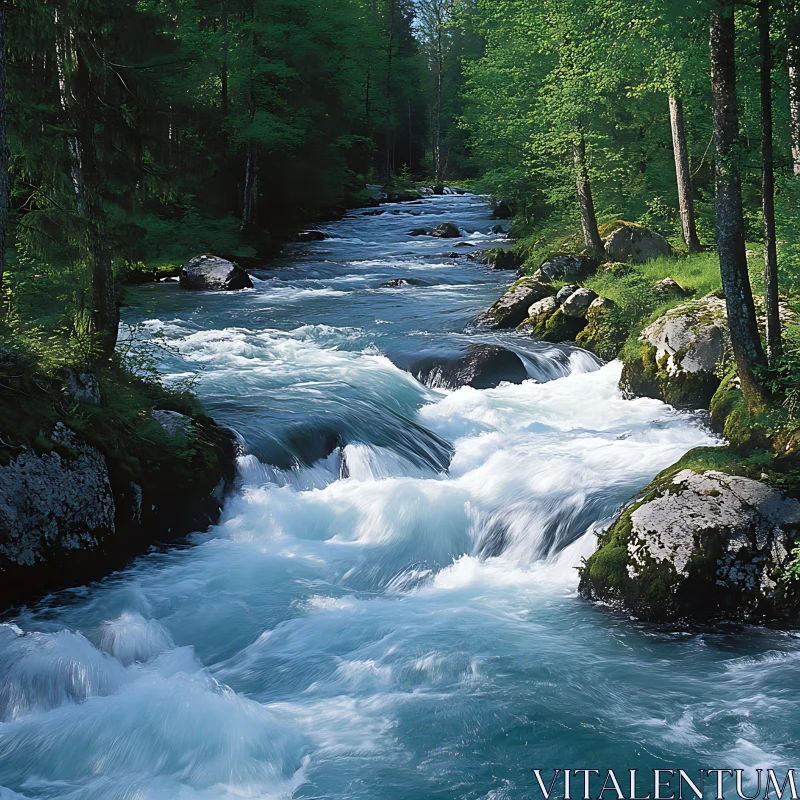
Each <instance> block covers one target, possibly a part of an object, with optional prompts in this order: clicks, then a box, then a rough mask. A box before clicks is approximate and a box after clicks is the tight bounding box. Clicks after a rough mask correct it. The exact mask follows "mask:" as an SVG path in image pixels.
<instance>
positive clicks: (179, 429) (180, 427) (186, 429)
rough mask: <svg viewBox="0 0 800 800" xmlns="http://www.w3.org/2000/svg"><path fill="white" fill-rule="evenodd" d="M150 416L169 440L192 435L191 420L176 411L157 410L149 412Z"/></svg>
mask: <svg viewBox="0 0 800 800" xmlns="http://www.w3.org/2000/svg"><path fill="white" fill-rule="evenodd" d="M150 416H152V417H153V419H154V420H155V421H156V422H157V423H158V424H159V425H160V426H161V427H162V428H163V429H164V432H165V433H166V434H167V436H169V437H170V438H171V439H177V438H179V437H189V436H190V435H191V433H192V418H191V417H187V416H186V414H179V413H178V412H177V411H166V410H164V409H161V408H157V409H155V410H153V411H151V412H150Z"/></svg>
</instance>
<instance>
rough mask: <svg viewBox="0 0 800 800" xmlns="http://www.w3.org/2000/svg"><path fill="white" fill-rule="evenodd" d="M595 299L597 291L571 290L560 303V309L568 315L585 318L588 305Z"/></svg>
mask: <svg viewBox="0 0 800 800" xmlns="http://www.w3.org/2000/svg"><path fill="white" fill-rule="evenodd" d="M596 299H597V293H596V292H593V291H592V290H591V289H578V290H577V291H575V292H573V293H572V294H571V295H570V296H569V297H568V298H567V299H566V300H564V302H563V303H562V305H561V310H562V311H563V312H564V313H565V314H566V315H567V316H568V317H576V318H578V319H585V318H586V313H587V312H588V310H589V306H590V305H591V304H592V303H593V302H594V301H595V300H596Z"/></svg>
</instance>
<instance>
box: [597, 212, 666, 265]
mask: <svg viewBox="0 0 800 800" xmlns="http://www.w3.org/2000/svg"><path fill="white" fill-rule="evenodd" d="M600 235H601V236H602V237H603V248H604V249H605V253H606V258H608V260H609V261H621V262H629V263H633V264H644V263H645V262H647V261H650V260H651V259H653V258H658V257H659V256H666V255H669V254H670V253H671V252H672V248H671V247H670V245H669V242H668V241H667V240H666V239H665V238H664V237H663V236H661V234H658V233H656V232H655V231H651V230H650V229H649V228H645V227H644V226H643V225H637V224H636V223H633V222H625V221H623V220H615V221H614V222H612V223H607V224H606V225H605V226H603V229H602V230H601V231H600Z"/></svg>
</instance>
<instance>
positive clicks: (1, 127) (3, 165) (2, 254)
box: [0, 0, 8, 315]
mask: <svg viewBox="0 0 800 800" xmlns="http://www.w3.org/2000/svg"><path fill="white" fill-rule="evenodd" d="M7 49H8V48H7V44H6V2H5V0H0V315H1V314H2V313H3V277H4V275H5V272H6V237H7V235H8V127H7V125H8V123H7V113H6V107H7V81H6V53H7Z"/></svg>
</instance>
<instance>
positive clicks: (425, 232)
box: [408, 228, 430, 236]
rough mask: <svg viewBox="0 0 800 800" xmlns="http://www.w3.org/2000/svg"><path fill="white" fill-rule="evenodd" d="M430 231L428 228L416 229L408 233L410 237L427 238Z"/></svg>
mask: <svg viewBox="0 0 800 800" xmlns="http://www.w3.org/2000/svg"><path fill="white" fill-rule="evenodd" d="M429 233H430V231H429V230H428V229H427V228H414V229H413V230H410V231H409V232H408V235H409V236H427V235H428V234H429Z"/></svg>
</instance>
